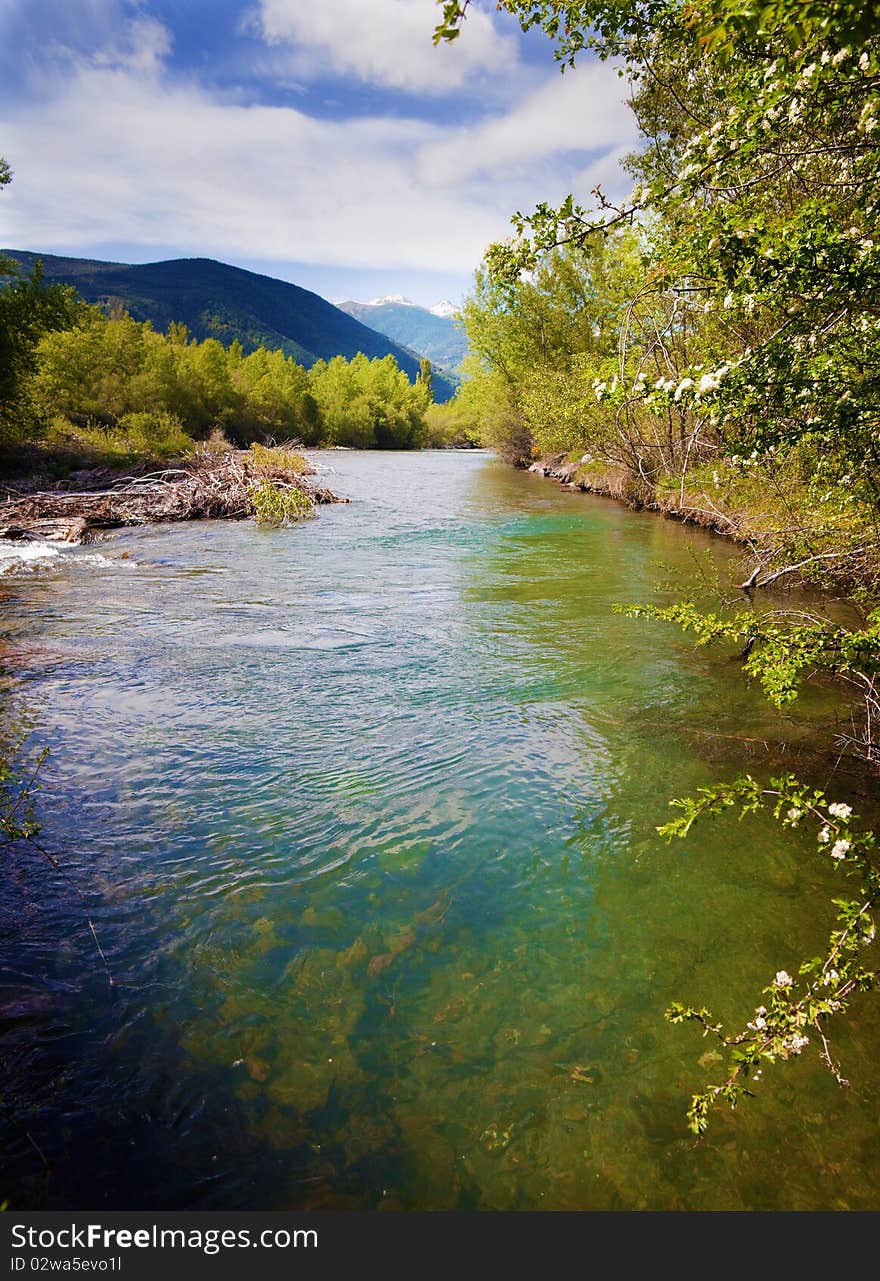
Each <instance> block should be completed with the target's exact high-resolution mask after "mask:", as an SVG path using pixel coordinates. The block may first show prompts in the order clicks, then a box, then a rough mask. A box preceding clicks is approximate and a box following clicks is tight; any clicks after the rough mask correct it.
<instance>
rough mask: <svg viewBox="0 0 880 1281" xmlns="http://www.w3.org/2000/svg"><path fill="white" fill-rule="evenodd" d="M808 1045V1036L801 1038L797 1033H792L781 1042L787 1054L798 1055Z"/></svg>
mask: <svg viewBox="0 0 880 1281" xmlns="http://www.w3.org/2000/svg"><path fill="white" fill-rule="evenodd" d="M809 1044H810V1038H809V1037H808V1036H801V1035H800V1033H799V1032H794V1033H793V1034H792V1035H791V1036H789V1037H786V1039H785V1040H784V1041H783V1042H782V1048H783V1050H785V1051H786V1052H787V1053H788V1054H800V1052H801V1050H802V1049H803V1048H804V1046H805V1045H809Z"/></svg>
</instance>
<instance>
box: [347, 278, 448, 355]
mask: <svg viewBox="0 0 880 1281" xmlns="http://www.w3.org/2000/svg"><path fill="white" fill-rule="evenodd" d="M336 305H337V306H338V307H339V309H340V311H345V312H347V313H348V314H349V316H354V317H355V318H356V319H357V320H360V321H361V322H362V323H363V324H365V325H369V326H370V328H371V329H378V331H379V333H380V334H386V335H387V336H388V337H389V338H391V339H392V341H394V342H398V343H403V345H404V346H406V347H410V348H412V350H413V351H420V352H422V354H423V355H425V356H427V357H428V359H429V360H432V361H433V362H434V364H435V365H437V366H439V368H440V369H443V370H446V371H447V372H449V373H454V371H455V370H456V369H457V368H458V366H459V365H460V364H461V362H462V360H464V357H465V356H466V355H467V338H465V336H464V334H463V333H462V332H461V330H460V329H459V328H458V327H457V326H456V324H455V323H454V321H453V320H452V317H453V316H454V315H455V314H456V309H455V308H454V307H453V305H452V303H449V302H441V303H438V304H437V306H436V307H420V306H419V305H418V304H417V303H414V302H410V300H409V299H408V298H404V297H402V295H400V294H395V295H393V296H391V297H389V298H375V299H374V300H373V301H372V302H340V303H337V304H336Z"/></svg>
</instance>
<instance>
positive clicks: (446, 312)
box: [428, 298, 458, 320]
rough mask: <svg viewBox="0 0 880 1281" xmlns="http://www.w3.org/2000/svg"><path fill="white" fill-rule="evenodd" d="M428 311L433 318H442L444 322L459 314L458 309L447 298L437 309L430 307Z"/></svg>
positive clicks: (438, 304)
mask: <svg viewBox="0 0 880 1281" xmlns="http://www.w3.org/2000/svg"><path fill="white" fill-rule="evenodd" d="M428 311H430V313H431V315H432V316H442V317H443V319H444V320H448V319H449V318H450V316H455V315H457V314H458V308H457V307H453V305H452V303H451V302H449V301H448V300H447V299H446V298H444V299H443V301H442V302H438V303H437V305H436V306H435V307H429V308H428Z"/></svg>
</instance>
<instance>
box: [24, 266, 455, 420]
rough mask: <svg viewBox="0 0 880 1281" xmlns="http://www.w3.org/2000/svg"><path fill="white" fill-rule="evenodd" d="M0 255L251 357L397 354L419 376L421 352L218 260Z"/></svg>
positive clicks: (447, 392) (441, 394)
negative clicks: (264, 350) (238, 347)
mask: <svg viewBox="0 0 880 1281" xmlns="http://www.w3.org/2000/svg"><path fill="white" fill-rule="evenodd" d="M0 255H2V256H5V257H8V258H14V259H15V260H16V261H17V262H18V263H20V264H21V266H22V267H23V268H24V269H25V270H30V268H32V267H33V265H34V263H35V262H36V261H37V259H39V260H40V261H41V262H42V264H43V275H44V277H45V279H46V280H47V281H52V282H55V281H57V282H59V283H61V284H65V285H72V286H73V288H74V289H76V291H77V292H78V293H79V294H80V296H81V297H83V298H84V299H85V300H86V302H90V303H94V304H96V305H98V306H100V307H102V308H103V309H104V310H111V309H112V308H113V307H123V308H124V309H125V310H126V311H128V312H129V313H130V314H131V315H132V316H133V317H134V319H135V320H140V321H143V320H149V321H150V322H151V323H152V324H153V326H154V328H156V329H159V330H162V331H163V332H164V331H166V330H167V329H168V326H169V325H171V324H173V323H174V322H182V323H183V324H185V325H186V326H187V327H188V328H189V330H190V333H191V334H192V335H193V337H194V338H198V339H200V340H202V339H205V338H218V339H219V340H220V342H222V343H223V344H224V345H225V346H227V347H228V346H229V345H230V344H231V343H232V342H233V341H234V340H235V339H236V338H237V339H238V340H239V341H240V342H241V344H242V346H243V347H244V349H245V351H246V352H249V351H253V350H255V349H256V348H257V347H260V346H264V347H269V348H272V349H280V350H281V351H283V352H285V353H286V354H287V355H288V356H293V357H294V359H295V360H296V361H298V362H299V363H300V364H302V365H304V366H305V367H306V368H309V367H310V366H311V365H313V364H314V363H315V361H317V360H331V359H332V358H333V357H334V356H344V357H345V359H346V360H351V359H352V358H353V357H354V356H356V355H357V354H358V352H363V354H364V355H365V356H369V357H370V358H371V359H372V358H376V357H378V358H381V357H384V356H388V355H391V356H393V357H394V358H395V360H396V361H397V363H398V365H399V366H400V368H401V369H403V370H404V371H405V372H406V374H407V375H408V377H409V378H410V380H411V381H414V380H415V378H416V376H417V374H418V372H419V362H420V359H421V353H420V352H419V351H418V350H413V349H410V348H409V347H407V346H404V345H402V344H401V343H400V342H399V341H395V340H393V339H390V338H389V336H388V335H387V334H385V333H382V332H379V331H377V330H376V329H373V328H371V327H369V326H368V325H366V324H363V323H362V322H361V321H360V320H359V319H358V318H357V317H354V316H352V315H350V314H348V313H346V312H345V311H342V310H340V308H338V307H334V306H333V304H332V303H329V302H328V301H327V300H326V298H321V297H320V295H318V294H315V293H312V292H311V291H310V290H308V289H302V288H301V287H300V286H299V285H292V284H289V283H288V282H287V281H283V280H276V279H275V278H274V277H272V276H261V275H258V274H257V273H256V272H252V271H245V270H244V269H243V268H242V267H232V266H230V265H229V264H227V263H222V262H217V261H215V260H214V259H213V258H176V259H169V260H167V261H163V262H152V263H143V264H139V265H132V264H129V263H118V262H103V261H100V260H98V259H91V258H62V257H57V256H55V255H54V254H43V253H33V252H31V251H29V250H21V249H0ZM425 354H426V355H428V353H425ZM428 358H429V359H433V358H432V357H430V355H429V356H428ZM435 363H439V362H435ZM433 387H434V395H435V397H436V399H437V400H438V401H445V400H448V399H449V397H450V396H451V395H452V394H453V392H454V390H455V386H454V383H453V382H452V381H450V380H449V379H447V378H444V377H443V376H442V374H440V373H436V374H435V376H434V380H433Z"/></svg>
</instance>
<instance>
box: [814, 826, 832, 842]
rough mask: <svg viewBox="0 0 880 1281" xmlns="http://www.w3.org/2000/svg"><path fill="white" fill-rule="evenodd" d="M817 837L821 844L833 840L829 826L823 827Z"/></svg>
mask: <svg viewBox="0 0 880 1281" xmlns="http://www.w3.org/2000/svg"><path fill="white" fill-rule="evenodd" d="M816 839H817V840H818V842H819V844H820V845H827V844H828V842H829V841H830V840H831V833H830V831H829V830H828V828H827V827H823V828H822V830H821V832H820V833H819V835H818V836H817V838H816Z"/></svg>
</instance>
